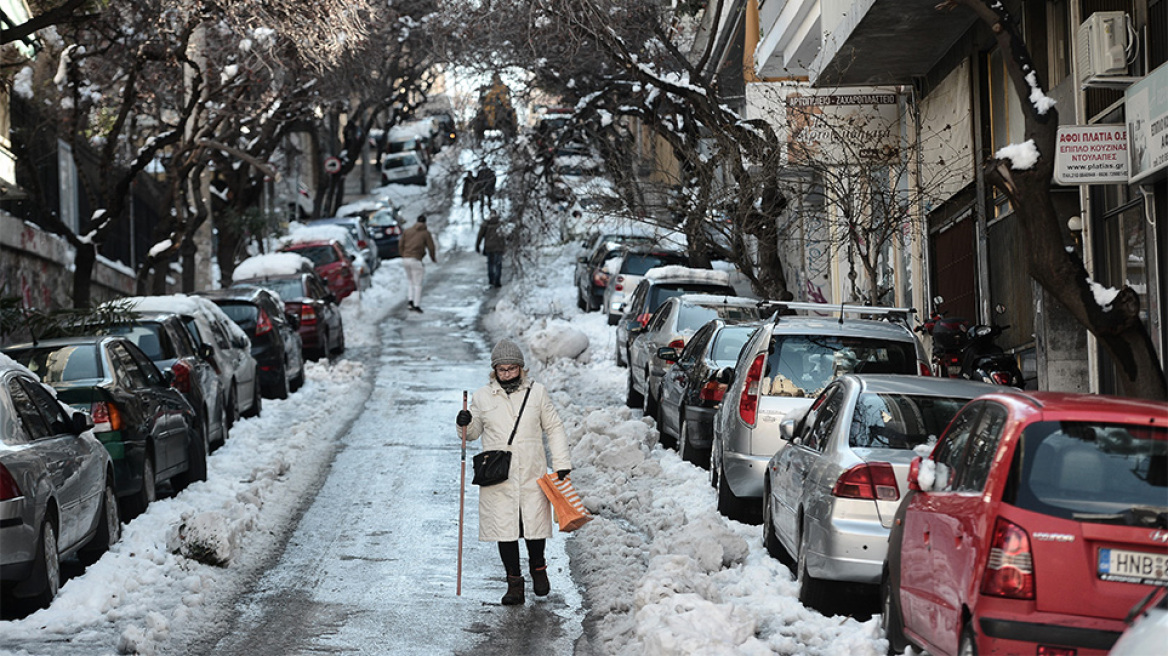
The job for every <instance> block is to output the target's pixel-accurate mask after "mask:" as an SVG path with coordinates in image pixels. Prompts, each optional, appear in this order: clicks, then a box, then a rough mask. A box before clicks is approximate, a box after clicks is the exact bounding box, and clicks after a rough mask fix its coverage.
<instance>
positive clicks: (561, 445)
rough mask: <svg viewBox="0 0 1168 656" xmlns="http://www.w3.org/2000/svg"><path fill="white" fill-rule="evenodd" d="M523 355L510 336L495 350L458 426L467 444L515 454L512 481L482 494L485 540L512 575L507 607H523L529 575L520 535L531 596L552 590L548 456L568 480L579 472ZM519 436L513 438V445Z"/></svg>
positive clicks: (481, 536) (481, 530)
mask: <svg viewBox="0 0 1168 656" xmlns="http://www.w3.org/2000/svg"><path fill="white" fill-rule="evenodd" d="M523 366H524V360H523V352H522V351H520V350H519V346H518V345H516V344H515V342H513V341H511V340H509V339H502V340H499V343H498V344H496V345H495V348H494V349H493V350H492V351H491V374H490V381H491V382H490V383H489V384H487V385H484V386H483V387H480V388H479V389H478V390H475V393H474V397H473V399H472V401H471V404H470V410H462V411H460V412H459V413H458V417H457V420H456V423H457V424H458V426H460V427H462V426H465V427H466V428H467V431H466V438H467V439H468V440H475V439H478V438H479V437H480V436H482V438H483V450H484V451H487V450H494V449H500V450H510V451H511V453H512V456H511V468H510V470H509V472H508V476H507V480H505V481H503V482H502V483H498V484H496V485H490V486H484V487H482V488H480V490H479V540H480V541H482V542H498V543H499V556H500V557H501V558H502V559H503V567H504V569H505V570H506V572H507V593H506V594H505V595H503V604H504V605H508V606H510V605H517V604H522V603H523V602H524V583H525V580H524V578H523V572H522V570H521V569H520V566H519V538H523V539H524V541H525V542H526V543H527V560H528V567H529V571H530V572H531V582H532V591H533V592H535V594H536V595H537V596H540V597H542V596H544V595H547V594H548V592H549V591H550V590H551V584H550V582H549V581H548V575H547V562H546V560H545V559H544V547H545V544H546V540H547V538H549V537H551V534H552V512H551V506H550V504H549V503H548V500H547V497H546V496H544V493H543V490H542V489H540V487H539V483H538V482H537V481H538V480H539V478H540V477H541V476H543V475H544V474H546V473H547V455H546V451H545V449H544V443H545V439H544V436H545V434H546V436H547V439H546V443H547V451H550V452H551V460H552V468H553V469H554V470H555V472H556V474H557V475H559V477H560V478H561V479H563V478H564V477H565V476H567V475H568V472H569V471H570V470H571V469H572V464H571V460H570V457H569V452H568V436H567V434H566V433H565V432H564V424H563V422H561V421H560V416H559V414H558V413H557V412H556V409H555V407H554V406H553V405H552V401H551V399H550V398H549V397H548V393H547V389H546V388H545V387H544V386H543V385H542V384H540V383H537V382H535V381H533V380H531V379H530V378H529V377H528V375H527V372H526V371H525V370H524V368H523ZM512 433H514V441H513V442H512V444H511V446H510V447H508V446H507V443H508V441H509V440H510V438H511V435H512Z"/></svg>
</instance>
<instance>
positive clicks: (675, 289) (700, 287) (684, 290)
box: [645, 282, 734, 313]
mask: <svg viewBox="0 0 1168 656" xmlns="http://www.w3.org/2000/svg"><path fill="white" fill-rule="evenodd" d="M682 294H721V295H724V296H733V295H734V288H733V287H727V286H726V285H711V284H710V283H708V282H707V283H672V282H671V283H666V284H658V285H653V286H652V287H650V288H649V295H648V303H647V304H646V306H645V312H649V313H653V312H656V311H657V308H659V307H661V304H662V303H664V302H665V301H666V300H667V299H670V298H673V297H674V296H681V295H682Z"/></svg>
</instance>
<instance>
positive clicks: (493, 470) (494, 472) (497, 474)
mask: <svg viewBox="0 0 1168 656" xmlns="http://www.w3.org/2000/svg"><path fill="white" fill-rule="evenodd" d="M529 396H531V388H530V387H528V388H527V393H526V394H524V395H523V403H521V404H520V405H519V414H518V415H516V416H515V428H512V429H511V438H510V439H509V440H507V446H508V447H510V446H511V443H512V442H514V441H515V433H516V432H517V431H518V430H519V418H520V417H522V416H523V408H525V407H526V406H527V397H529ZM471 466H472V467H474V478H473V479H471V484H472V485H478V486H479V487H488V486H490V485H498V484H499V483H502V482H503V481H505V480H507V476H508V475H510V473H511V452H510V451H503V450H502V449H494V450H491V451H481V452H479V453H478V454H476V455H475V457H474V458H471Z"/></svg>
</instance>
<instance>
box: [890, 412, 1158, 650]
mask: <svg viewBox="0 0 1168 656" xmlns="http://www.w3.org/2000/svg"><path fill="white" fill-rule="evenodd" d="M908 489H909V490H911V492H910V493H909V494H908V496H907V497H906V498H905V499H904V501H903V502H902V503H901V507H900V510H899V512H898V514H897V518H896V520H894V522H893V527H892V531H891V533H890V535H889V546H888V565H887V569H886V576H885V578H884V585H883V586H882V591H883V595H882V596H883V600H884V601H883V603H884V609H885V617H886V618H887V620H886V622H885V629H886V632H887V635H888V639H889V643H890V645H891V646H892V647H893V648H896V649H903V648H904V646H905V645H906V643H908V642H911V643H912V644H914V645H917V646H918V647H920V648H922V649H927V650H928V651H929V653H931V654H935V655H937V656H943V655H948V654H977V653H982V654H999V653H1028V654H1033V653H1064V654H1067V653H1075V654H1076V656H1086V655H1088V654H1105V653H1107V651H1108V650H1109V649H1110V648H1111V647H1112V646H1113V645H1114V644H1115V642H1116V640H1117V639H1118V638H1119V636H1120V634H1121V632H1122V631H1123V630H1124V627H1125V624H1124V618H1125V616H1126V615H1127V614H1128V612H1129V611H1130V609H1131V608H1132V607H1133V606H1135V605H1136V604H1137V603H1138V602H1139V601H1141V600H1142V599H1143V598H1144V597H1145V596H1146V595H1147V594H1148V593H1149V592H1150V591H1151V590H1152V589H1153V586H1162V585H1165V584H1166V583H1168V412H1165V404H1163V403H1157V402H1152V401H1143V400H1137V399H1121V398H1118V397H1110V396H1101V395H1088V394H1064V393H1057V392H1021V391H1017V392H998V393H994V394H988V395H986V396H982V397H979V398H978V399H976V400H974V401H973V402H971V403H970V404H969V405H967V406H966V407H965V408H963V409H962V410H961V412H960V413H958V415H957V416H956V417H955V418H954V419H953V421H952V423H950V424H949V427H948V428H947V429H946V431H945V433H944V435H942V436H941V438H940V440H939V441H938V442H937V445H936V446H935V447H934V448H933V451H932V453H931V454H930V455H929V456H928V457H927V458H924V459H916V460H914V461H913V463H912V465H911V466H910V469H909V475H908ZM926 563H927V566H926V565H924V564H926ZM939 573H943V574H939Z"/></svg>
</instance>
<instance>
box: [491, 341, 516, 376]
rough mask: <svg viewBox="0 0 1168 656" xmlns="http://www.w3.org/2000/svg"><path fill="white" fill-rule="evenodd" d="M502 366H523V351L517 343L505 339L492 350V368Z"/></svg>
mask: <svg viewBox="0 0 1168 656" xmlns="http://www.w3.org/2000/svg"><path fill="white" fill-rule="evenodd" d="M501 364H517V365H519V366H520V367H522V366H523V364H524V362H523V351H520V350H519V345H518V344H516V343H515V342H513V341H511V340H509V339H506V338H503V339H501V340H499V343H498V344H495V348H493V349H491V368H492V369H494V368H495V367H497V366H499V365H501Z"/></svg>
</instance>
